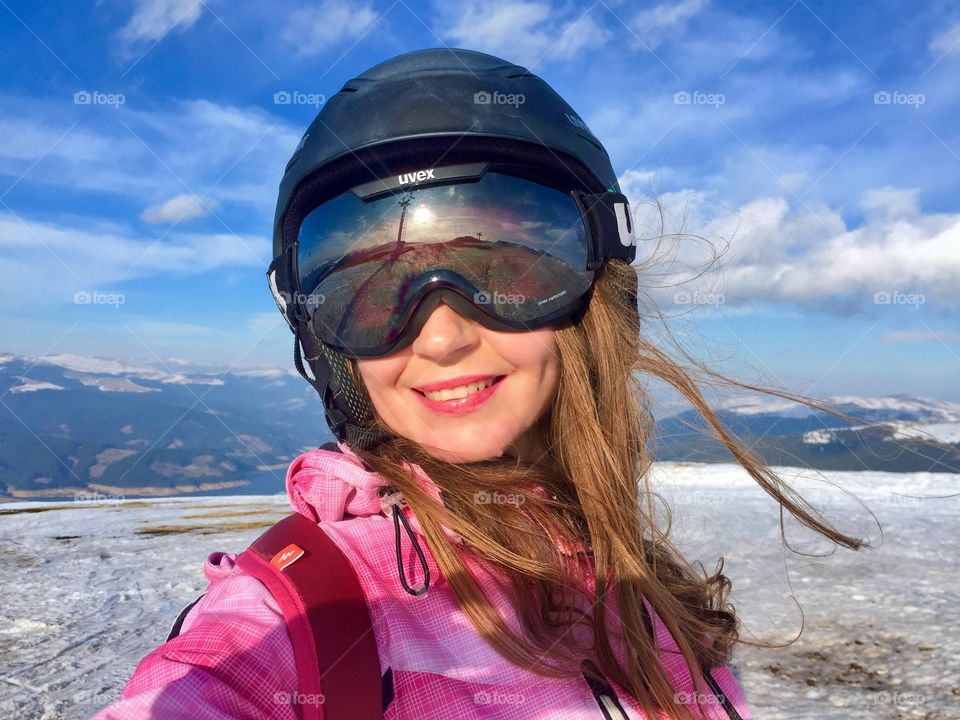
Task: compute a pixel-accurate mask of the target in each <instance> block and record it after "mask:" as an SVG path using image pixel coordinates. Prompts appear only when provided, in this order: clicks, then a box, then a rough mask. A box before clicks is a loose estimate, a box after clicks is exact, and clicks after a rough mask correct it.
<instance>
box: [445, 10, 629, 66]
mask: <svg viewBox="0 0 960 720" xmlns="http://www.w3.org/2000/svg"><path fill="white" fill-rule="evenodd" d="M436 7H437V10H438V13H439V14H440V16H441V20H440V23H439V27H438V34H439V35H440V36H441V37H443V38H445V39H447V40H449V41H451V43H454V44H457V45H459V46H461V47H468V48H470V49H473V50H479V51H481V52H486V53H490V54H491V55H496V56H498V57H502V58H503V59H504V60H507V61H509V62H513V63H516V64H518V65H526V66H529V67H530V69H531V70H534V71H535V67H536V63H538V62H540V61H541V60H543V59H570V58H572V57H574V56H576V55H578V54H579V53H582V52H583V51H584V50H587V49H589V48H591V47H600V46H602V45H603V44H604V43H606V41H607V40H608V39H609V38H610V36H611V33H610V31H609V30H607V29H606V28H604V27H602V26H601V25H600V24H599V23H598V21H597V20H596V18H595V17H594V16H593V15H591V12H587V13H586V14H583V15H581V14H577V15H574V16H572V17H571V16H569V14H567V16H565V17H562V13H561V11H559V10H557V9H556V8H554V7H553V6H552V5H551V4H550V3H547V2H511V1H509V0H507V1H501V2H481V1H480V0H470V1H469V2H466V3H464V4H463V5H460V6H456V7H455V6H451V5H449V4H438V5H437V6H436ZM592 12H593V13H600V12H601V11H600V10H596V9H594V10H592Z"/></svg>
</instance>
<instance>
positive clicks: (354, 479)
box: [286, 442, 461, 542]
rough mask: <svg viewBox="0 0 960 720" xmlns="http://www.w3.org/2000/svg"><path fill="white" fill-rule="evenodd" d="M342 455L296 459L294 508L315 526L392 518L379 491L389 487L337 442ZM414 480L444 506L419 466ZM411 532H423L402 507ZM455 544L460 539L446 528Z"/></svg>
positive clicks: (318, 452) (290, 492) (319, 452)
mask: <svg viewBox="0 0 960 720" xmlns="http://www.w3.org/2000/svg"><path fill="white" fill-rule="evenodd" d="M337 447H339V448H340V451H339V452H337V451H336V450H325V449H324V448H316V449H314V450H310V451H309V452H306V453H303V454H302V455H300V456H299V457H297V458H296V459H295V460H294V461H293V462H292V463H291V464H290V467H289V468H288V469H287V481H286V487H287V497H289V498H290V505H291V507H292V508H293V509H294V510H295V511H297V512H298V513H300V514H301V515H304V516H305V517H308V518H310V519H312V520H313V521H314V522H318V523H319V522H327V523H331V522H337V521H339V520H344V519H347V518H349V517H367V516H370V515H378V514H382V515H385V516H389V513H390V506H389V504H388V502H387V498H385V497H381V495H380V488H382V487H385V486H386V485H387V484H388V483H387V480H386V479H385V478H383V477H382V476H381V475H380V474H379V473H376V472H371V471H369V470H367V469H366V468H365V467H364V466H363V462H362V461H361V460H360V458H359V457H357V455H356V454H355V453H354V452H353V451H352V450H351V449H350V446H349V445H348V444H346V443H345V442H338V443H337ZM407 467H409V468H410V469H411V470H412V472H413V474H414V477H416V478H417V480H418V481H419V482H420V484H421V485H422V486H423V487H424V488H425V489H426V490H427V491H428V492H429V493H430V494H431V495H432V496H433V497H434V498H436V500H437V502H441V503H442V502H443V500H442V499H441V496H440V488H439V487H438V486H437V485H436V484H435V483H434V482H433V481H432V480H431V479H430V478H429V477H428V476H427V474H426V473H425V472H424V471H423V469H422V468H421V467H420V466H419V465H416V464H412V463H411V464H408V466H407ZM402 510H403V513H404V515H405V516H406V518H407V520H408V521H409V523H410V526H411V528H412V529H413V530H414V532H416V533H417V534H419V535H423V530H422V528H421V527H420V524H419V523H418V522H417V519H416V516H415V515H414V514H413V512H412V511H411V510H410V508H409V507H406V506H403V507H402ZM445 531H446V533H447V535H448V536H449V537H450V538H451V539H452V540H454V541H455V542H461V538H460V536H459V535H457V534H456V533H454V532H453V531H451V530H448V529H446V528H445Z"/></svg>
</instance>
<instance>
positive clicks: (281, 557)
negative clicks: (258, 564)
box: [270, 543, 304, 570]
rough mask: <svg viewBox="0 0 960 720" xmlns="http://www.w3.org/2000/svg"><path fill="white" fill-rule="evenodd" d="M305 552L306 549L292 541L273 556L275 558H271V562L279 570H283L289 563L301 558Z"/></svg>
mask: <svg viewBox="0 0 960 720" xmlns="http://www.w3.org/2000/svg"><path fill="white" fill-rule="evenodd" d="M303 553H304V549H303V548H302V547H300V546H299V545H297V544H296V543H290V544H289V545H287V546H286V547H285V548H284V549H283V550H281V551H280V552H278V553H277V554H276V555H274V556H273V559H272V560H270V564H271V565H273V566H274V567H275V568H276V569H277V570H283V569H284V568H285V567H287V566H288V565H292V564H293V563H294V562H296V561H297V560H299V559H300V557H301V556H302V555H303Z"/></svg>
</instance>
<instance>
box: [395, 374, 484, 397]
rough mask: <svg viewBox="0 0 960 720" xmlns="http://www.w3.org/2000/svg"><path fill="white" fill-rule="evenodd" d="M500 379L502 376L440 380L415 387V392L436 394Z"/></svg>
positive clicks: (469, 376) (462, 376) (474, 376)
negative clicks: (438, 391)
mask: <svg viewBox="0 0 960 720" xmlns="http://www.w3.org/2000/svg"><path fill="white" fill-rule="evenodd" d="M498 377H502V375H461V376H460V377H455V378H450V379H449V380H440V381H438V382H433V383H427V384H425V385H419V386H417V387H415V388H414V390H417V391H418V392H421V393H428V392H436V391H437V390H447V389H449V388H455V387H460V386H462V385H469V384H471V383H476V382H486V381H487V380H493V379H494V378H498Z"/></svg>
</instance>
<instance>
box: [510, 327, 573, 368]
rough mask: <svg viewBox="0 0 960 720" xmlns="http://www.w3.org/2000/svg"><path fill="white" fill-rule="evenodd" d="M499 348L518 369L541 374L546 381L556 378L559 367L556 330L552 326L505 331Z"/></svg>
mask: <svg viewBox="0 0 960 720" xmlns="http://www.w3.org/2000/svg"><path fill="white" fill-rule="evenodd" d="M499 340H500V343H499V350H500V353H501V355H502V356H503V358H504V359H505V360H507V361H508V362H509V363H510V364H511V365H513V366H514V367H516V368H517V369H518V370H523V371H526V372H528V373H531V374H536V375H539V376H541V377H542V378H543V380H544V381H547V380H549V379H550V378H553V379H554V380H555V379H556V376H557V374H558V369H559V356H558V353H557V337H556V331H554V330H553V329H551V328H545V329H541V330H533V331H530V332H525V333H513V334H509V333H504V334H502V335H501V337H500V338H499Z"/></svg>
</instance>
